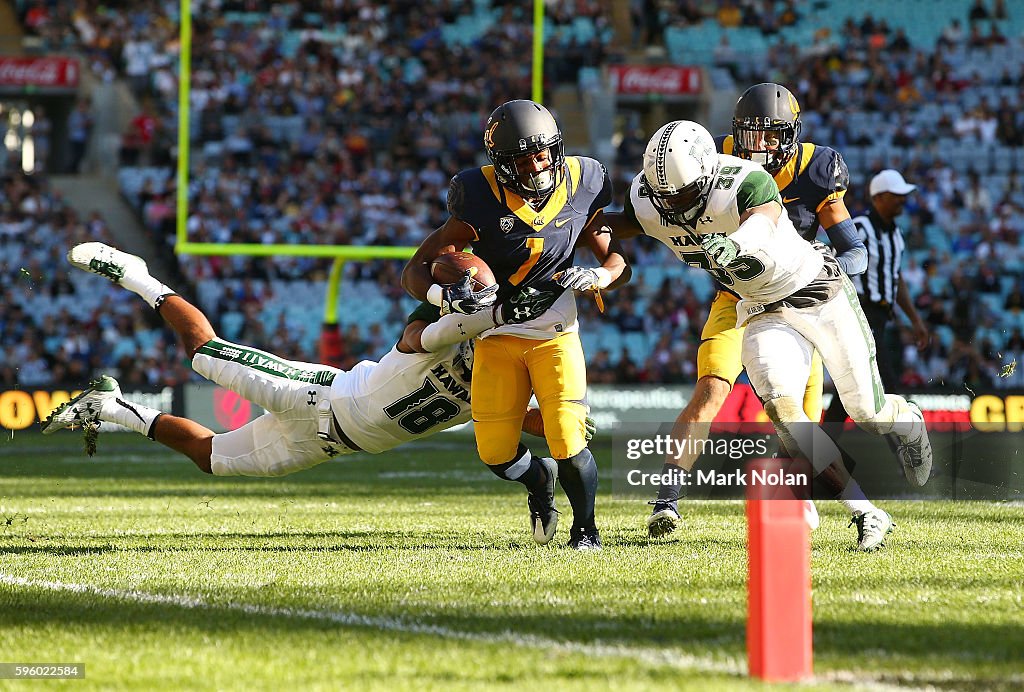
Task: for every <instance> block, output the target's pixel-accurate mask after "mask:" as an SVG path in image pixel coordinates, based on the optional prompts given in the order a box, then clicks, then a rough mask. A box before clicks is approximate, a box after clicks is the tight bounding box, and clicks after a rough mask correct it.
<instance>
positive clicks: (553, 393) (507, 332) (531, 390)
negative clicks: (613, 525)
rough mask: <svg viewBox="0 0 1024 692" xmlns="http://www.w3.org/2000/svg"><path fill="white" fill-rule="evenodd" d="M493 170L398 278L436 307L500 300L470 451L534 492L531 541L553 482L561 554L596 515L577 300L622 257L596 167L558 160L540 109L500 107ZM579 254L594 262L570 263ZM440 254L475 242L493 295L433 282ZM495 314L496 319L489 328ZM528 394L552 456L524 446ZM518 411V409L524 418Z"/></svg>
mask: <svg viewBox="0 0 1024 692" xmlns="http://www.w3.org/2000/svg"><path fill="white" fill-rule="evenodd" d="M484 147H485V149H486V152H487V157H488V159H489V160H490V162H491V165H488V166H483V167H481V168H472V169H468V170H464V171H461V172H460V173H459V174H458V175H456V176H455V177H454V178H452V181H451V186H450V188H449V191H448V212H449V214H450V216H449V218H448V220H447V221H446V222H445V223H444V225H442V226H441V227H440V228H438V229H437V230H436V231H434V232H433V233H431V234H430V235H429V236H428V237H427V238H426V239H425V240H424V241H423V243H422V244H421V245H420V247H419V249H418V250H417V252H416V254H415V255H414V256H413V258H412V259H411V260H410V261H409V263H408V264H407V265H406V267H405V270H404V271H403V273H402V285H403V286H404V287H405V289H406V290H407V291H408V292H409V293H410V294H411V295H412V296H413V297H415V298H417V299H419V300H427V301H429V302H430V303H433V304H434V305H438V306H439V307H440V308H441V310H442V312H464V313H467V314H469V313H473V312H476V311H479V310H485V309H490V305H491V304H497V303H503V302H505V301H506V300H508V299H510V298H511V297H512V295H513V293H515V292H517V291H518V292H519V293H518V296H519V297H520V298H522V297H523V295H524V294H523V293H522V291H521V289H524V288H525V289H527V293H526V295H527V296H530V297H528V298H526V299H520V300H517V303H518V304H517V305H515V306H512V307H513V309H514V310H515V311H516V312H515V315H516V318H517V319H522V320H524V321H522V322H521V323H518V324H506V325H501V326H498V327H496V328H495V329H493V330H490V331H488V332H485V333H484V334H483V335H482V337H481V338H480V339H479V340H478V342H477V345H476V356H475V359H474V364H473V390H472V402H473V404H472V405H473V421H474V428H475V431H476V442H477V451H478V452H479V454H480V458H481V459H482V460H483V462H484V463H485V464H487V466H488V467H489V468H490V469H491V470H492V471H493V472H494V473H495V474H496V475H497V476H498V477H500V478H503V479H506V480H510V481H518V482H520V483H522V484H523V485H525V486H526V488H527V490H528V491H529V498H528V503H529V507H530V515H531V528H532V530H533V535H534V539H535V540H536V541H537V542H538V543H540V544H542V545H543V544H546V543H548V542H549V541H551V539H552V537H553V536H554V533H555V529H556V527H557V523H558V513H557V511H556V510H555V506H554V483H555V479H556V478H557V479H558V481H559V483H560V484H561V486H562V488H563V490H565V493H566V495H567V497H568V498H569V503H570V505H571V506H572V510H573V525H572V529H571V531H570V537H569V545H570V546H571V547H573V548H576V549H579V550H592V549H599V548H600V547H601V541H600V535H599V533H598V531H597V527H596V524H595V520H594V499H595V495H596V492H597V465H596V463H595V461H594V457H593V455H592V454H591V453H590V450H589V449H587V445H586V440H585V439H584V432H585V429H584V421H585V418H586V414H587V404H586V364H585V362H584V358H583V348H582V346H581V344H580V339H579V335H578V328H579V326H578V323H577V319H576V300H575V295H574V292H575V291H584V292H587V293H590V294H592V295H594V296H595V297H596V298H597V299H598V300H599V301H600V291H601V290H603V289H606V288H612V287H614V286H617V285H619V284H622V283H625V282H626V281H628V280H629V276H630V270H629V267H628V264H627V263H626V259H625V256H624V255H623V254H622V252H621V251H619V250H618V249H617V247H616V246H615V244H614V243H615V241H613V240H612V238H611V236H610V234H608V233H603V232H600V229H601V228H602V226H603V211H602V210H603V208H604V207H605V206H606V205H607V204H608V203H609V202H610V201H611V196H612V188H611V182H610V180H609V178H608V173H607V171H606V170H605V168H604V166H602V165H601V164H600V163H599V162H597V161H595V160H594V159H590V158H586V157H582V156H566V155H565V149H564V144H563V141H562V133H561V131H560V130H559V128H558V125H557V123H556V122H555V119H554V118H553V117H552V116H551V114H550V113H549V112H548V110H547V109H546V108H544V107H543V106H542V105H540V104H538V103H535V102H533V101H527V100H516V101H509V102H507V103H505V104H503V105H501V106H499V107H498V108H496V109H495V110H494V112H493V113H491V115H490V117H489V118H488V120H487V124H486V126H485V128H484ZM578 245H582V246H585V247H587V248H589V249H590V250H591V252H592V253H593V254H594V257H595V258H596V259H597V263H598V264H597V266H593V267H585V266H582V265H577V264H576V263H575V249H576V247H577V246H578ZM448 246H454V248H455V249H456V250H462V249H463V248H466V247H467V246H472V248H473V252H474V253H476V254H477V255H479V256H480V257H481V258H483V260H484V261H486V262H487V264H488V265H489V266H490V268H491V270H492V271H493V272H494V276H495V278H496V279H497V281H498V286H499V288H498V291H497V294H496V295H493V294H488V293H486V292H485V291H483V290H481V291H477V292H474V291H473V289H472V285H471V282H470V281H469V280H468V277H467V280H465V281H463V282H461V283H458V284H452V285H447V286H441V285H438V284H436V283H434V280H433V278H432V276H431V273H430V262H431V261H432V260H433V259H434V258H435V257H437V256H438V255H439V254H440V253H441V252H442V251H443V250H444V249H445V248H447V247H448ZM498 319H499V318H498V317H497V316H496V321H497V320H498ZM534 394H535V395H536V397H537V402H538V405H539V406H540V410H541V415H542V416H543V419H544V429H545V437H546V439H547V443H548V448H549V450H550V453H551V457H553V458H546V457H537V456H534V455H533V454H532V453H531V452H530V450H529V449H527V448H526V447H525V446H524V445H523V444H521V443H520V429H521V427H522V417H523V412H524V411H525V410H526V404H527V402H529V400H530V397H531V395H534ZM520 409H522V410H520Z"/></svg>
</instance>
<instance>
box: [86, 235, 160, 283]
mask: <svg viewBox="0 0 1024 692" xmlns="http://www.w3.org/2000/svg"><path fill="white" fill-rule="evenodd" d="M67 256H68V262H70V263H71V264H72V265H73V266H75V267H78V268H79V269H82V270H83V271H87V272H92V273H93V274H99V275H100V276H102V277H103V278H105V279H110V280H111V281H113V282H114V283H115V284H119V283H121V281H122V279H124V278H125V276H129V275H131V276H139V277H144V276H148V275H149V268H148V267H147V266H146V261H145V260H144V259H142V258H141V257H137V256H136V255H130V254H128V253H127V252H122V251H121V250H118V249H117V248H113V247H110V246H109V245H107V244H105V243H81V244H79V245H76V246H74V247H73V248H71V249H70V250H68V255H67Z"/></svg>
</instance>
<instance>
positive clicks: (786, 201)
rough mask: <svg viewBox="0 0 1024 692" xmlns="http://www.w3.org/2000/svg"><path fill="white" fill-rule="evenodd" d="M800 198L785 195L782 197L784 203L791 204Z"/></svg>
mask: <svg viewBox="0 0 1024 692" xmlns="http://www.w3.org/2000/svg"><path fill="white" fill-rule="evenodd" d="M798 199H800V198H799V197H783V198H782V203H783V204H789V203H790V202H795V201H797V200H798Z"/></svg>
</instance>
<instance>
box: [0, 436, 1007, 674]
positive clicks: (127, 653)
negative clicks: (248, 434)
mask: <svg viewBox="0 0 1024 692" xmlns="http://www.w3.org/2000/svg"><path fill="white" fill-rule="evenodd" d="M437 439H438V438H435V440H437ZM607 449H608V448H607V446H604V445H598V446H597V447H596V450H595V451H596V455H597V457H598V460H599V462H600V461H601V459H602V457H605V458H606V455H607ZM560 497H561V496H560ZM561 504H562V505H566V503H565V501H564V497H561ZM885 506H886V508H887V509H889V510H890V511H891V512H892V514H893V515H894V517H895V519H896V521H897V523H898V528H897V530H896V532H895V533H894V534H892V536H891V538H890V541H889V545H888V547H887V548H886V549H885V550H883V551H881V552H878V553H874V554H867V555H865V554H860V553H857V552H855V551H853V549H852V547H853V545H854V540H855V536H856V532H855V530H854V529H852V528H847V525H846V524H847V520H846V517H845V514H844V513H843V512H842V510H841V508H840V507H839V506H838V505H835V503H819V509H820V511H821V514H822V526H821V528H819V529H818V530H817V531H816V532H815V533H814V534H813V536H812V540H813V558H812V559H813V575H814V648H815V673H816V675H817V678H816V681H815V685H813V686H812V688H816V687H823V688H825V687H828V688H831V687H839V688H845V689H862V688H864V687H872V686H874V687H880V686H890V685H895V686H911V687H932V688H939V689H979V690H981V689H985V690H989V689H1019V688H1020V687H1021V686H1022V685H1024V675H1022V670H1024V615H1022V613H1024V602H1022V589H1021V583H1024V547H1022V535H1024V507H1022V506H1020V505H1006V504H990V503H985V504H982V503H958V504H954V503H939V502H889V503H886V505H885ZM565 508H566V509H567V507H565ZM647 510H648V508H647V507H646V506H645V505H644V504H642V502H640V501H637V500H632V499H626V498H621V499H620V498H611V497H609V496H608V495H607V494H605V495H603V496H602V497H601V498H599V505H598V512H599V514H598V519H599V522H600V525H601V528H602V535H603V538H604V543H605V550H604V551H603V552H601V553H596V554H576V553H574V552H573V551H570V550H568V549H567V548H565V547H563V545H562V544H563V543H564V542H565V534H566V530H567V525H568V518H567V517H566V518H565V519H566V521H565V524H563V528H562V529H561V530H560V532H559V536H558V537H557V541H558V545H557V546H555V545H552V546H549V547H545V548H541V547H538V546H536V545H534V544H533V542H532V539H531V538H530V536H529V535H528V533H527V528H526V525H527V513H526V502H525V495H524V493H523V492H522V489H521V487H520V486H518V485H513V484H510V483H502V482H499V481H498V480H497V479H495V478H494V477H493V476H492V475H491V474H490V473H489V472H487V471H486V469H484V468H482V466H481V465H480V464H479V462H477V461H476V460H475V455H474V451H473V448H472V444H471V441H470V440H468V439H465V438H457V437H442V439H441V440H440V441H437V442H431V443H423V444H421V445H419V446H415V447H407V448H405V449H403V450H400V451H398V452H394V453H390V454H387V455H382V456H379V457H370V456H361V457H359V458H357V459H356V460H348V461H341V462H335V463H328V464H325V465H323V466H320V467H318V468H315V469H312V470H310V471H307V472H304V473H300V474H296V475H294V476H290V477H287V478H281V479H265V480H264V479H215V478H211V477H208V476H205V475H203V474H201V473H199V472H198V471H196V470H195V469H194V468H193V467H192V465H191V464H190V463H189V462H188V461H186V460H184V459H182V458H178V457H176V456H174V455H173V454H171V453H169V452H165V451H164V450H163V449H162V448H161V447H159V446H157V445H155V444H153V443H149V442H148V441H146V440H143V439H141V438H140V437H138V436H134V435H127V434H121V435H117V434H109V435H105V436H101V438H100V453H99V455H97V456H96V457H94V458H93V459H89V458H87V457H85V456H84V455H83V454H82V453H81V439H80V437H79V436H78V435H75V434H71V433H62V434H59V435H56V436H54V437H51V438H43V437H41V436H38V435H36V434H34V433H17V434H15V435H13V436H11V435H10V434H9V433H7V434H6V436H5V438H4V439H3V441H2V442H0V514H2V517H0V519H2V521H0V529H2V530H0V652H2V653H0V662H40V663H53V662H78V663H84V664H85V668H86V679H85V680H84V681H77V682H75V683H74V684H75V685H76V687H79V686H80V687H83V688H103V689H109V688H136V689H154V688H157V687H159V688H182V687H187V688H208V689H238V688H247V689H251V690H254V689H281V688H282V687H283V686H284V685H286V684H287V685H290V686H292V687H293V688H295V689H325V690H327V689H330V690H333V689H341V688H351V689H396V688H399V689H442V688H443V689H480V688H481V687H505V688H510V687H513V686H514V687H523V686H529V687H530V688H535V689H540V688H542V687H543V688H555V689H595V688H614V689H651V688H660V687H665V688H669V689H676V688H681V689H732V688H741V689H742V688H749V687H760V685H757V684H755V683H753V682H751V681H749V680H748V679H747V678H745V677H744V676H745V668H746V664H745V648H744V646H745V643H744V623H745V600H746V598H745V581H746V547H745V530H746V529H745V520H744V517H743V508H742V505H741V504H740V503H738V502H704V503H697V502H691V503H689V504H687V505H686V507H685V513H684V519H685V521H686V528H685V530H684V531H683V532H682V533H681V534H680V535H679V536H678V538H675V539H673V540H668V541H661V542H650V541H648V540H647V538H646V533H645V531H644V530H643V519H644V516H645V514H646V512H647ZM43 684H47V683H43ZM51 684H52V683H51ZM57 684H60V683H57ZM64 684H67V683H64ZM5 685H6V686H8V687H14V684H13V683H10V684H7V683H6V681H4V682H0V688H2V687H4V686H5ZM24 686H25V684H21V685H20V686H18V687H17V689H21V688H22V687H24Z"/></svg>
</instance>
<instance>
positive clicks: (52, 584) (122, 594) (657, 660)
mask: <svg viewBox="0 0 1024 692" xmlns="http://www.w3.org/2000/svg"><path fill="white" fill-rule="evenodd" d="M0 584H5V585H8V586H13V587H22V588H29V589H43V590H45V591H59V592H68V593H77V594H88V595H92V596H98V597H100V598H108V599H113V600H118V601H128V602H132V603H141V604H153V605H170V606H177V607H179V608H185V609H188V610H222V611H223V610H227V611H231V612H236V613H245V614H247V615H255V616H258V617H270V618H296V619H302V620H315V621H318V622H333V623H336V624H339V625H345V626H349V627H366V628H371V629H378V630H384V631H387V632H401V633H408V634H425V635H430V636H435V637H443V638H445V639H456V640H461V641H468V642H483V643H494V644H513V645H516V646H525V647H531V648H541V649H546V650H548V651H563V652H567V653H579V654H585V655H588V656H600V657H624V658H632V659H635V660H638V661H643V662H645V663H649V664H652V665H659V666H671V667H674V668H682V669H686V670H697V671H700V672H704V673H720V674H726V675H744V674H746V668H747V667H746V665H745V664H744V663H742V662H740V661H728V660H721V661H720V660H715V659H712V658H710V657H702V656H694V655H691V654H686V653H678V652H674V651H659V650H657V649H646V648H635V647H629V646H621V645H611V644H584V643H580V642H567V641H558V640H556V639H549V638H547V637H538V636H534V635H524V634H517V633H515V632H508V631H506V632H499V633H488V632H467V631H462V630H455V629H451V628H449V627H444V626H441V625H428V624H423V623H419V622H410V621H407V620H401V619H398V618H390V617H375V616H369V615H359V614H357V613H347V612H345V611H340V610H311V609H306V608H278V607H272V606H265V605H259V604H255V603H232V602H228V603H216V602H210V601H207V600H205V599H204V598H202V597H199V596H188V595H184V594H162V593H152V592H147V591H138V590H135V589H109V588H104V587H100V586H92V585H89V584H75V583H68V582H60V581H46V580H38V579H25V578H23V577H15V576H12V575H9V574H2V573H0Z"/></svg>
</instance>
